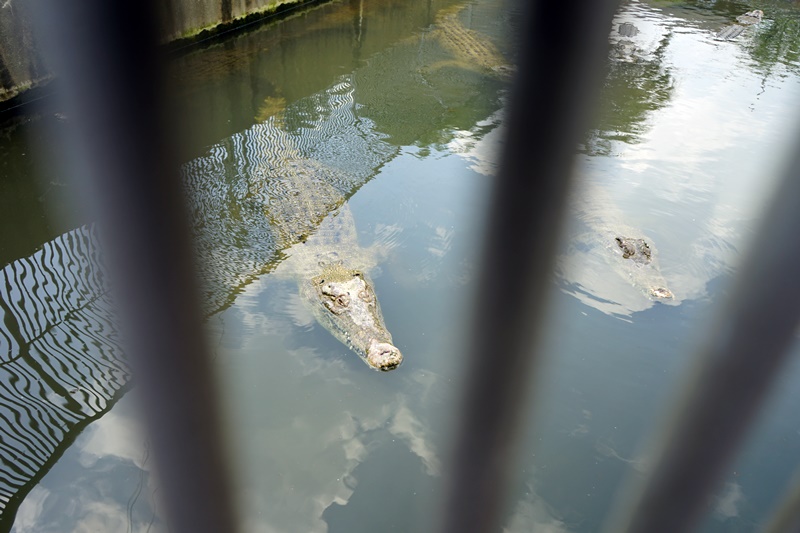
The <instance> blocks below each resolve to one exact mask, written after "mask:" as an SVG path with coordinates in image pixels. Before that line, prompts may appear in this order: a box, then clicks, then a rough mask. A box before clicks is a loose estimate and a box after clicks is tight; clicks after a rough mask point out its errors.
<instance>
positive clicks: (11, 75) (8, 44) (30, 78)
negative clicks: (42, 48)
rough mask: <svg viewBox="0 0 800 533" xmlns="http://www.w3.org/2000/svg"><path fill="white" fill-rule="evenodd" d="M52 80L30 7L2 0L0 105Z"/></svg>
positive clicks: (0, 11)
mask: <svg viewBox="0 0 800 533" xmlns="http://www.w3.org/2000/svg"><path fill="white" fill-rule="evenodd" d="M50 78H51V75H50V73H49V70H48V69H47V67H46V66H45V65H44V63H43V61H42V58H41V55H40V53H39V47H38V46H37V44H36V39H35V38H34V35H33V25H32V24H31V20H30V17H29V9H28V6H27V4H26V3H25V2H17V1H16V0H0V103H2V102H4V101H6V100H9V99H11V98H13V97H15V96H17V95H18V94H20V93H21V92H24V91H26V90H28V89H30V88H32V87H36V86H38V85H41V84H42V83H44V82H46V81H48V80H49V79H50ZM0 105H2V104H0Z"/></svg>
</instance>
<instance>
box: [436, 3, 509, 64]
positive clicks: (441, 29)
mask: <svg viewBox="0 0 800 533" xmlns="http://www.w3.org/2000/svg"><path fill="white" fill-rule="evenodd" d="M464 7H465V6H464V5H456V6H453V7H450V8H446V9H443V10H441V11H439V13H438V14H437V15H436V19H435V25H434V28H433V30H432V32H431V35H432V36H433V37H434V38H436V39H438V40H439V42H440V43H441V44H442V46H443V47H444V48H445V49H446V50H447V51H448V52H450V53H451V54H452V55H453V56H454V57H455V58H456V59H455V60H454V61H444V62H440V63H438V64H436V65H433V66H432V67H431V68H438V67H441V66H444V65H447V64H452V65H454V66H457V67H460V68H468V69H477V70H479V71H481V72H485V73H488V74H492V75H497V76H501V77H505V76H508V75H510V74H512V73H513V70H514V67H513V66H512V65H510V64H509V62H508V61H507V60H506V58H505V57H503V54H502V53H500V50H498V49H497V47H496V46H495V45H494V44H492V43H491V42H490V41H489V40H488V39H487V38H486V37H485V36H483V35H481V34H480V33H478V32H477V31H475V30H472V29H470V28H467V27H465V26H464V24H462V23H461V20H460V18H459V14H460V13H461V11H462V10H463V9H464Z"/></svg>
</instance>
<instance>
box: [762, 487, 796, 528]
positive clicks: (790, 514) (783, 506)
mask: <svg viewBox="0 0 800 533" xmlns="http://www.w3.org/2000/svg"><path fill="white" fill-rule="evenodd" d="M762 531H763V533H788V532H791V533H797V532H798V531H800V473H798V474H795V476H794V479H793V481H792V486H791V488H790V489H789V490H787V491H786V495H785V496H784V498H783V501H782V502H781V503H780V504H779V505H778V506H777V507H776V508H775V511H774V512H773V514H772V516H771V518H770V519H769V522H768V523H767V527H765V528H764V529H763V530H762Z"/></svg>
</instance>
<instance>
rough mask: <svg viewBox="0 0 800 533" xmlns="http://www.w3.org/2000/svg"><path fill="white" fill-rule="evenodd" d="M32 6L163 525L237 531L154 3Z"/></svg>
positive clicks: (100, 0)
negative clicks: (143, 431) (138, 407)
mask: <svg viewBox="0 0 800 533" xmlns="http://www.w3.org/2000/svg"><path fill="white" fill-rule="evenodd" d="M35 7H36V8H38V11H37V19H38V20H37V22H39V23H40V24H39V29H40V30H41V31H40V38H41V39H42V42H43V44H44V46H45V49H46V50H47V51H48V52H49V53H50V56H51V57H52V58H53V59H54V65H53V66H54V68H55V70H56V71H57V72H56V73H57V75H59V77H60V85H59V87H60V88H61V89H63V101H64V103H65V105H66V108H67V109H66V110H67V115H68V117H69V120H70V122H71V123H72V125H73V128H74V130H73V131H74V137H73V138H72V139H70V141H72V143H71V145H69V146H70V148H71V149H72V151H73V154H74V155H75V156H76V159H77V161H78V164H79V167H80V168H79V170H78V171H79V172H80V173H83V174H84V175H85V178H87V179H88V186H87V188H86V192H87V196H88V198H89V199H90V200H91V201H90V202H89V204H90V205H89V206H90V208H91V209H93V210H94V212H93V213H92V214H93V215H94V216H96V217H97V219H98V221H99V224H98V229H99V232H100V237H101V242H102V244H103V245H104V248H103V251H104V252H105V257H106V259H107V262H108V264H109V266H110V269H109V271H110V276H111V285H112V293H113V294H114V295H115V298H116V301H117V304H118V308H119V311H120V314H121V318H122V335H123V338H124V339H125V341H126V342H125V346H126V349H127V351H128V355H129V356H130V358H131V363H132V366H133V370H134V376H135V379H136V380H137V387H138V388H139V391H140V395H139V396H140V397H141V398H142V400H143V402H142V407H143V408H144V414H145V421H146V423H147V427H148V430H149V436H150V439H151V441H152V443H153V449H154V456H155V460H156V466H157V469H158V476H159V481H160V484H161V486H162V489H163V490H162V491H160V493H159V495H160V496H162V497H163V499H164V501H165V503H166V506H167V519H168V520H169V522H170V529H171V530H173V531H179V532H192V533H195V532H202V531H208V532H221V531H225V532H227V531H235V530H236V527H235V524H234V513H233V512H232V506H231V503H230V490H229V489H230V486H229V482H228V478H227V470H226V465H225V461H224V460H223V459H224V457H223V446H222V444H221V442H222V441H221V438H220V425H219V415H218V402H217V395H216V391H215V387H214V380H213V376H212V372H211V366H210V357H209V352H208V350H207V348H206V346H205V343H204V334H203V326H202V319H201V315H200V306H199V305H198V296H197V293H196V291H195V288H196V287H195V283H194V276H193V274H194V272H195V270H194V268H193V265H192V261H191V257H192V252H191V244H190V240H189V230H188V219H187V217H186V216H185V209H184V205H183V202H182V196H181V195H182V191H181V183H180V179H179V173H178V165H177V158H176V153H175V139H174V137H173V136H171V135H170V133H171V130H172V129H173V124H174V123H173V122H171V121H170V120H169V115H168V113H167V112H166V111H167V98H166V93H165V87H164V85H163V84H162V83H161V82H162V81H163V77H162V65H161V64H160V61H159V54H158V51H157V38H158V36H157V32H156V29H155V23H156V21H155V18H154V16H153V13H154V12H155V10H154V6H153V5H152V3H150V2H107V1H104V0H85V1H82V2H60V1H58V0H52V1H47V0H36V1H35Z"/></svg>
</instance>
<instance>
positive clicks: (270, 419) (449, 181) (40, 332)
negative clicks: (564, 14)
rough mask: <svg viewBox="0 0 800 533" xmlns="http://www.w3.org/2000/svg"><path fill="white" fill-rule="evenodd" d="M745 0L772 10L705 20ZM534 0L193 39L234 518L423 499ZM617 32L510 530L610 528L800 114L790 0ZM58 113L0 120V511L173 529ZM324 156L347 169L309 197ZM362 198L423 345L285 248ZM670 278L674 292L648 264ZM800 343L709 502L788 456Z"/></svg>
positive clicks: (367, 241) (190, 172)
mask: <svg viewBox="0 0 800 533" xmlns="http://www.w3.org/2000/svg"><path fill="white" fill-rule="evenodd" d="M755 8H759V9H762V10H763V11H764V13H765V15H764V19H763V20H762V21H761V22H760V23H759V24H756V25H752V26H748V27H746V28H745V30H744V31H743V32H742V33H741V34H740V35H738V36H737V37H736V38H735V39H733V40H717V39H715V35H716V34H717V32H719V31H720V30H721V29H723V28H724V27H726V26H729V25H731V24H734V23H735V21H736V17H737V15H741V14H742V13H744V12H746V11H750V10H752V9H755ZM518 19H519V13H516V12H514V11H513V10H509V9H508V7H507V6H506V4H505V2H502V1H500V0H474V1H470V2H466V3H465V2H450V1H441V2H437V1H431V2H426V3H419V2H412V1H410V0H391V1H387V2H375V3H371V2H366V1H365V2H359V1H356V0H353V1H350V2H334V3H329V4H324V5H321V6H318V7H315V8H313V9H310V10H308V11H302V12H297V13H296V14H294V15H293V16H291V17H289V18H286V19H284V20H282V21H277V22H271V23H268V24H262V25H259V26H256V27H253V28H250V29H249V30H248V31H245V32H242V33H238V34H236V35H233V36H230V37H227V38H224V39H217V40H215V41H211V42H207V43H202V44H201V46H199V47H196V48H195V49H192V50H190V51H188V52H185V53H183V54H181V55H179V56H178V57H176V58H174V60H173V65H172V66H173V68H172V70H171V72H172V74H173V77H174V80H173V81H174V83H175V86H176V91H177V94H178V95H179V98H178V100H177V102H178V103H177V104H176V106H177V108H178V109H177V112H178V116H181V117H183V120H184V121H185V126H186V127H185V130H186V132H187V134H186V135H187V139H186V145H187V147H188V151H187V156H186V161H185V164H184V166H183V179H184V181H185V185H186V189H187V192H188V195H187V196H188V199H189V206H190V210H191V211H190V212H191V216H192V221H193V225H194V228H195V230H196V236H197V248H198V257H199V258H200V260H201V265H200V268H199V274H200V277H201V279H202V281H203V283H204V285H203V287H204V303H205V305H206V312H207V315H208V320H207V325H208V328H207V337H208V339H209V342H210V343H211V346H212V348H213V353H214V365H215V368H216V369H217V371H218V375H219V380H220V386H221V390H222V400H223V402H224V406H225V413H226V424H227V430H228V431H227V433H228V434H229V436H230V441H229V447H230V450H231V456H232V458H233V465H234V468H235V481H236V483H235V491H234V501H235V503H236V505H237V508H238V510H239V513H240V516H241V518H242V523H243V526H244V530H245V531H254V532H256V531H263V532H282V531H330V532H337V531H365V532H371V531H431V530H433V529H434V524H435V523H436V521H437V514H436V512H437V509H438V507H439V504H440V503H441V497H442V468H443V466H442V465H443V464H446V462H447V461H446V460H447V455H448V454H449V451H450V450H451V446H452V442H451V441H450V438H451V433H450V431H451V429H452V427H453V425H454V420H455V413H456V409H457V404H456V400H457V398H458V393H459V391H460V386H461V384H462V381H461V379H462V378H463V371H464V368H463V367H464V344H465V340H464V338H465V333H466V332H465V331H464V330H463V323H464V321H465V318H466V315H467V313H468V309H469V305H470V304H471V302H472V298H473V292H474V291H475V290H476V287H475V272H476V270H477V269H478V268H479V267H480V251H481V236H482V233H483V227H484V217H485V207H486V204H487V195H488V194H489V192H490V191H491V186H492V181H493V180H494V179H495V178H494V175H495V173H496V157H495V154H496V151H497V149H498V148H499V147H501V146H502V135H503V127H502V125H503V119H504V113H505V104H506V101H507V93H508V88H509V83H510V79H511V75H512V71H513V69H512V68H510V67H509V65H511V64H513V61H514V53H513V42H511V41H513V39H509V38H508V36H510V35H511V36H513V35H514V33H515V31H516V30H517V27H516V21H517V20H518ZM622 24H632V25H633V27H635V28H636V31H635V32H630V31H627V30H626V31H624V32H622V33H625V35H623V34H622V33H621V32H620V25H622ZM565 31H568V27H567V26H565ZM453 35H458V36H461V38H462V41H460V42H461V43H462V46H460V47H455V46H454V45H453V44H452V41H453ZM463 43H467V45H466V46H464V45H463ZM610 43H611V48H610V54H609V60H608V65H607V71H606V77H605V83H604V87H603V91H602V94H601V97H600V101H599V105H598V113H597V116H596V123H595V126H594V127H593V128H592V130H591V131H590V132H588V133H587V134H586V136H585V139H584V141H583V142H582V144H581V145H580V146H579V147H577V150H576V165H575V168H576V175H577V177H578V185H577V186H576V192H575V195H574V198H573V199H572V201H571V204H570V210H569V220H568V223H567V225H566V226H567V230H566V233H565V236H564V239H563V246H562V247H561V249H560V251H559V256H558V258H557V261H556V264H557V267H556V272H555V274H554V276H553V280H552V291H551V295H550V312H549V313H548V317H547V319H546V320H547V323H546V324H545V331H547V332H548V334H547V336H546V339H545V344H544V350H545V354H546V356H547V358H546V363H547V364H546V369H545V373H544V377H543V379H542V380H541V381H540V382H539V383H537V384H535V386H534V389H535V392H536V393H535V394H532V395H531V396H532V398H531V402H532V404H533V403H535V405H536V408H535V409H534V408H533V407H531V406H525V407H524V408H525V409H526V413H528V414H527V416H528V422H529V423H528V424H527V425H526V430H525V435H524V437H523V439H524V442H523V444H522V447H521V449H522V453H521V457H520V460H519V463H518V468H517V470H516V471H517V475H516V477H515V485H514V488H513V493H512V497H511V499H510V501H509V505H508V509H507V512H506V514H505V515H504V530H505V531H507V532H514V533H516V532H522V531H531V530H535V531H547V532H553V533H557V532H575V533H577V532H592V531H597V530H599V529H600V528H601V526H602V524H603V522H604V520H605V519H606V518H607V515H608V511H609V509H610V508H611V507H612V506H613V504H614V501H615V500H614V497H615V491H616V490H617V489H618V488H619V487H620V486H622V484H623V483H624V482H625V481H627V480H628V479H629V478H630V477H636V476H641V475H642V474H644V473H646V472H647V471H648V469H649V467H650V462H649V458H648V457H647V455H646V454H643V452H642V450H643V447H642V445H643V444H644V442H645V439H646V437H647V436H648V435H649V434H650V432H651V431H653V430H654V429H655V428H657V427H658V425H659V423H660V422H661V420H662V416H663V415H665V414H666V413H668V409H669V405H670V401H671V400H673V399H674V398H675V397H676V393H677V391H679V390H680V384H681V383H682V382H683V380H684V378H685V377H686V376H687V373H688V372H689V371H690V370H691V368H692V363H693V362H694V359H695V352H694V347H695V344H696V343H697V341H698V340H699V339H701V338H702V334H703V332H704V326H705V325H707V324H708V323H709V322H710V319H711V317H712V316H713V314H714V313H715V312H716V311H717V310H718V309H719V308H720V305H722V304H724V301H725V297H726V294H727V293H728V292H729V291H730V290H731V287H730V281H731V280H732V278H733V275H734V274H735V272H736V268H737V265H738V263H739V261H740V259H741V257H742V255H743V254H744V253H746V251H747V249H748V247H749V246H751V244H752V243H751V242H750V240H751V239H752V236H753V234H754V231H755V230H756V229H757V226H758V222H759V220H760V217H761V209H762V206H763V205H764V202H765V201H767V199H768V198H769V195H770V193H771V191H772V188H773V185H774V177H775V175H776V174H777V173H778V171H779V170H780V168H781V164H782V163H783V157H784V155H785V154H786V153H787V150H788V146H789V145H788V144H787V142H788V141H790V140H792V139H794V134H795V130H796V129H797V128H796V124H797V119H798V118H800V117H799V116H798V114H797V112H796V111H795V107H796V106H795V102H796V101H797V98H798V96H800V79H799V78H798V71H799V70H800V68H799V67H800V62H798V43H800V11H798V10H797V9H796V8H795V7H794V6H789V5H787V4H784V3H779V2H773V3H762V4H759V5H757V6H756V5H749V4H744V3H712V2H689V3H672V2H649V3H648V2H626V3H624V4H623V6H622V7H621V8H620V10H619V11H618V13H617V15H616V17H615V20H614V24H613V27H612V28H611V31H610ZM69 122H70V121H69V117H63V116H62V115H58V116H56V115H55V114H54V113H53V112H50V111H47V112H42V113H40V114H39V115H37V116H35V117H32V118H31V119H30V121H28V122H24V121H23V122H20V123H18V124H16V125H15V127H14V128H9V129H7V130H6V132H5V134H4V135H2V136H0V153H2V154H3V155H2V162H0V165H2V171H1V172H2V173H1V174H0V190H2V195H0V206H1V207H2V209H0V217H2V218H0V220H2V221H3V222H2V224H0V238H2V241H0V266H3V267H4V269H3V271H2V272H3V276H4V277H3V281H4V283H3V287H2V288H1V289H0V304H1V305H0V312H2V317H4V318H3V321H0V348H2V350H0V358H2V359H0V372H2V374H0V385H1V386H2V388H0V415H2V416H0V430H2V431H3V433H4V438H3V441H2V445H0V458H2V470H1V471H0V503H2V515H0V530H11V531H17V532H20V533H22V532H29V531H31V532H32V531H37V532H40V531H54V532H55V531H123V530H124V531H164V530H167V526H166V521H165V518H164V513H163V509H161V508H160V507H159V504H158V496H159V485H158V480H157V476H156V475H155V474H154V473H153V471H152V469H153V465H152V458H151V454H150V448H149V442H148V439H147V438H146V436H144V435H143V434H142V432H141V431H140V429H139V423H138V417H137V414H136V405H135V404H136V398H135V396H136V393H137V391H136V388H135V387H133V388H130V387H129V375H128V369H127V365H126V363H125V361H124V359H123V358H121V356H120V353H119V346H118V341H117V340H116V337H115V335H114V332H113V330H114V328H113V324H112V322H113V321H112V320H111V319H110V312H109V311H108V304H107V302H106V295H105V292H104V289H102V279H101V276H100V274H98V272H97V270H96V269H95V268H94V265H95V264H96V262H97V260H96V257H95V255H96V245H95V244H94V229H93V226H92V224H91V221H90V220H85V219H84V218H83V217H84V215H83V210H82V209H81V203H80V198H79V197H78V194H77V193H76V190H77V189H76V186H75V185H74V184H71V183H69V182H68V181H67V180H66V178H65V177H63V176H60V174H59V165H58V163H57V161H59V160H60V159H59V158H62V157H63V156H64V154H60V153H58V150H56V149H54V148H52V146H54V145H55V143H54V142H53V135H54V134H55V133H58V132H59V130H64V129H68V128H69ZM531 127H532V128H535V127H536V126H535V125H531ZM306 177H308V179H313V180H316V182H315V185H314V187H316V188H317V189H320V190H321V189H323V188H324V189H325V190H326V191H332V192H330V193H329V196H328V198H333V199H334V200H331V202H330V203H328V204H325V205H320V204H308V203H305V204H304V203H303V202H302V201H301V200H302V199H303V198H305V197H306V196H305V195H306V190H307V189H308V187H307V186H306V183H307V182H305V181H303V180H304V178H306ZM37 179H38V181H37ZM343 213H352V217H353V220H354V222H355V233H354V234H353V235H352V236H350V238H349V239H346V240H345V239H342V240H343V241H346V242H341V243H340V246H341V247H340V248H339V249H338V251H337V253H338V254H339V256H341V258H342V259H343V260H345V259H347V258H352V257H359V258H363V259H360V261H361V262H362V264H363V267H364V268H365V269H366V270H367V271H368V274H369V275H370V277H371V278H372V280H373V281H374V285H375V291H376V294H377V298H378V300H379V302H380V306H381V309H382V311H383V318H384V320H385V322H386V325H387V327H388V329H389V330H390V332H391V334H392V338H393V342H394V344H395V345H396V346H397V347H398V348H399V349H400V350H401V351H402V353H403V355H404V362H403V364H402V366H400V367H399V368H398V369H396V370H393V371H391V372H388V373H378V372H375V371H373V370H372V369H370V368H369V367H368V366H367V365H366V364H364V362H363V361H362V360H361V359H360V358H359V357H358V355H356V354H355V353H354V352H353V351H350V350H348V349H347V347H346V346H345V345H344V344H343V343H342V342H340V341H339V340H337V339H336V338H335V337H334V336H333V335H331V333H330V332H329V331H328V330H326V329H325V328H323V327H322V326H321V325H320V324H319V323H318V322H317V321H316V320H315V317H314V315H313V314H312V312H311V311H310V310H309V309H308V307H307V306H306V305H304V302H303V301H302V298H301V296H300V294H299V292H298V283H297V280H296V279H294V276H293V265H295V264H296V263H297V261H299V260H301V259H302V257H303V254H304V253H305V250H307V249H308V248H309V247H311V246H314V245H315V242H316V240H317V239H320V238H322V236H323V234H324V231H323V230H324V228H326V227H327V225H328V224H330V223H331V222H332V221H333V220H334V219H337V217H342V216H345V215H343ZM12 228H13V229H12ZM615 232H616V233H619V232H624V233H625V234H626V235H627V236H631V237H635V236H639V235H641V236H642V237H643V238H645V239H646V240H647V241H648V243H649V244H650V248H651V250H652V253H653V255H654V256H655V258H656V259H657V263H658V265H659V267H660V272H658V273H657V274H656V275H655V277H651V278H647V279H644V281H642V280H640V279H633V280H632V278H631V277H630V270H629V269H628V268H627V265H626V264H625V263H624V262H622V261H621V260H620V258H619V256H618V255H617V254H616V252H617V251H616V250H614V249H613V244H612V245H611V246H610V247H609V245H608V239H606V238H605V236H606V235H607V234H614V233H615ZM612 241H613V239H612ZM656 278H657V279H658V282H659V283H660V284H661V283H663V284H664V285H666V286H667V287H669V290H670V291H671V293H672V295H673V297H672V298H670V299H658V298H654V297H652V296H649V295H648V294H647V291H646V289H647V287H642V286H641V285H642V284H645V285H646V284H647V283H649V282H650V281H652V280H653V279H656ZM797 344H798V343H797V342H795V346H794V354H793V357H792V358H791V359H790V364H789V365H788V367H787V368H786V369H785V372H784V373H783V375H782V379H781V380H780V383H779V384H778V387H777V389H776V391H775V393H774V394H773V395H772V396H771V398H770V400H769V403H768V405H767V406H766V408H765V410H764V411H763V414H762V417H761V418H760V419H759V423H758V424H757V426H756V427H755V428H754V432H753V435H752V436H751V438H749V439H748V441H747V442H746V445H745V447H744V449H743V451H742V453H741V454H740V455H739V456H738V457H737V459H736V461H735V463H734V464H733V465H731V467H730V470H729V472H728V473H727V475H726V478H725V480H724V481H723V483H722V484H721V485H720V487H719V488H718V490H717V491H716V493H715V495H714V498H713V501H712V502H711V505H710V507H709V510H710V512H709V516H708V517H707V519H706V520H705V522H704V523H703V526H702V530H703V531H708V532H716V531H725V532H730V531H756V530H757V529H758V526H759V523H760V522H761V521H762V520H763V519H764V518H765V516H767V514H768V513H769V511H770V509H771V506H772V505H773V504H774V502H775V499H776V498H777V497H778V496H779V494H781V492H782V491H783V489H784V487H785V486H786V484H787V483H788V482H789V481H790V479H791V476H792V473H793V471H794V470H795V469H796V468H797V467H798V466H800V453H799V452H798V450H800V420H798V419H797V417H796V416H795V414H794V406H795V405H797V404H798V402H800V386H799V385H798V383H800V379H799V378H800V361H798V357H797V353H798V345H797ZM6 348H7V349H6ZM498 364H502V354H498Z"/></svg>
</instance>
